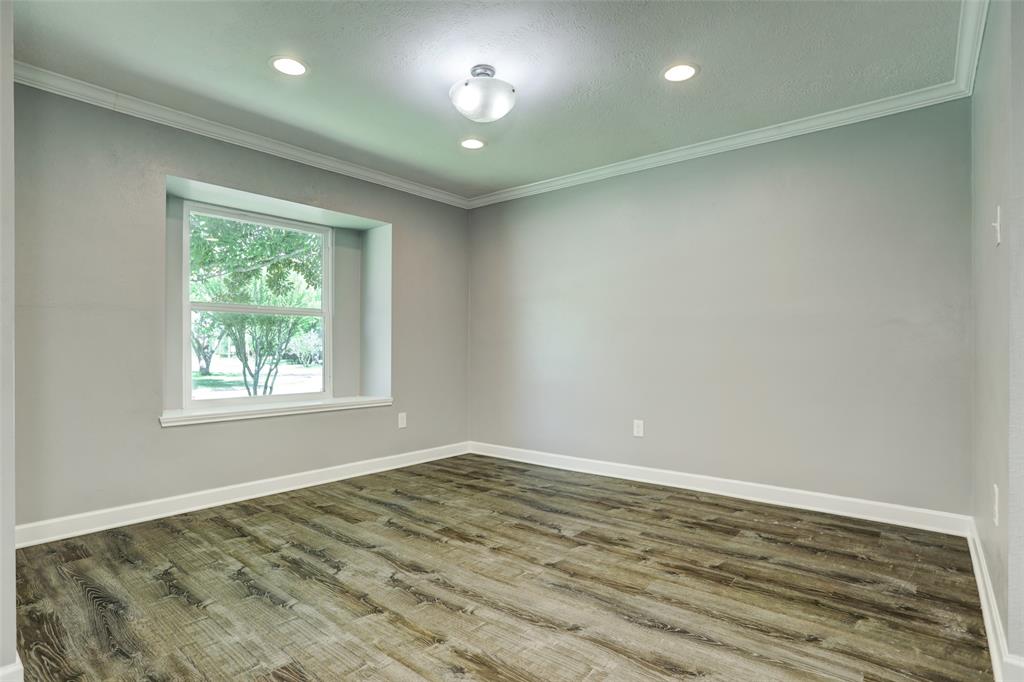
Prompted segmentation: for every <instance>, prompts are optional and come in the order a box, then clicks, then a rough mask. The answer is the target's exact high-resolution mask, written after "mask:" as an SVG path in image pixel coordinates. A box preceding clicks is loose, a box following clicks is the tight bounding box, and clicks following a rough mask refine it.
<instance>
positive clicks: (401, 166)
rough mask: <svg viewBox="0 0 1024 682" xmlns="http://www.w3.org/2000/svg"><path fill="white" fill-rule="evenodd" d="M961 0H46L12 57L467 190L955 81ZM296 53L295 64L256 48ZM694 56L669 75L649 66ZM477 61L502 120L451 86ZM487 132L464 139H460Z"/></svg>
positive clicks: (39, 0)
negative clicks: (510, 100)
mask: <svg viewBox="0 0 1024 682" xmlns="http://www.w3.org/2000/svg"><path fill="white" fill-rule="evenodd" d="M959 16H960V3H959V2H954V1H929V0H912V1H909V2H903V1H896V0H889V1H884V2H879V1H875V0H871V1H868V2H860V1H845V0H843V1H840V0H822V1H818V2H807V1H803V0H800V1H788V0H776V1H761V2H728V1H712V2H658V3H653V2H650V3H649V2H590V3H582V2H533V3H522V2H502V3H456V2H408V3H394V2H361V3H348V2H284V1H278V2H242V1H237V0H231V1H227V2H218V1H211V2H165V1H160V0H155V1H145V2H143V1H137V2H125V1H119V2H89V1H82V2H49V1H45V0H19V1H18V2H16V5H15V51H16V57H17V59H18V60H20V61H23V62H26V63H29V64H32V65H35V66H38V67H42V68H44V69H48V70H51V71H55V72H58V73H61V74H64V75H67V76H71V77H74V78H77V79H80V80H84V81H88V82H90V83H94V84H97V85H101V86H103V87H106V88H110V89H112V90H116V91H118V92H122V93H126V94H130V95H134V96H136V97H140V98H143V99H146V100H150V101H152V102H156V103H158V104H163V105H165V106H169V107H172V108H175V109H179V110H182V111H185V112H188V113H192V114H196V115H199V116H202V117H205V118H209V119H212V120H216V121H219V122H223V123H227V124H230V125H232V126H235V127H238V128H241V129H244V130H248V131H251V132H255V133H259V134H262V135H265V136H268V137H271V138H275V139H278V140H282V141H285V142H290V143H292V144H295V145H299V146H301V147H305V148H308V149H312V150H315V151H318V152H321V153H325V154H329V155H332V156H336V157H338V158H341V159H344V160H347V161H350V162H353V163H357V164H361V165H363V166H367V167H370V168H374V169H377V170H380V171H384V172H387V173H391V174H393V175H397V176H399V177H403V178H407V179H410V180H414V181H417V182H421V183H424V184H427V185H431V186H433V187H438V188H441V189H445V190H448V191H451V192H455V193H457V194H461V195H463V196H476V195H479V194H483V193H487V192H491V191H494V190H498V189H504V188H507V187H512V186H517V185H521V184H525V183H528V182H533V181H537V180H542V179H546V178H550V177H555V176H560V175H564V174H567V173H571V172H574V171H580V170H584V169H588V168H593V167H595V166H600V165H604V164H608V163H613V162H616V161H622V160H625V159H629V158H633V157H636V156H640V155H644V154H650V153H653V152H658V151H662V150H666V149H671V148H675V147H680V146H683V145H688V144H693V143H696V142H701V141H704V140H708V139H713V138H717V137H721V136H724V135H728V134H732V133H738V132H742V131H746V130H751V129H755V128H760V127H763V126H767V125H772V124H776V123H781V122H784V121H790V120H794V119H798V118H801V117H805V116H810V115H814V114H818V113H822V112H825V111H830V110H834V109H838V108H840V107H845V106H850V105H855V104H860V103H864V102H869V101H873V100H877V99H880V98H883V97H887V96H891V95H897V94H902V93H906V92H908V91H912V90H916V89H919V88H923V87H927V86H931V85H936V84H939V83H943V82H947V81H950V80H952V79H953V76H954V68H955V61H956V47H957V28H958V21H959ZM278 54H290V55H295V56H298V57H300V58H302V59H303V60H304V61H306V62H307V63H308V64H309V67H310V72H309V74H308V75H307V76H305V77H303V78H301V79H289V78H287V77H284V76H281V75H279V74H277V73H275V72H274V71H272V70H271V69H270V68H269V66H268V63H267V62H268V60H269V58H270V57H271V56H272V55H278ZM680 61H691V62H694V63H697V64H699V65H700V68H701V73H700V75H699V76H698V77H697V78H696V79H694V80H693V81H690V82H688V83H684V84H671V83H667V82H666V81H664V80H663V79H662V78H661V73H662V71H663V70H664V68H665V67H667V66H669V65H671V64H673V63H676V62H680ZM478 62H488V63H491V64H494V65H495V66H496V67H497V69H498V75H499V77H503V78H505V79H507V80H510V81H511V82H513V83H514V84H515V85H516V87H517V89H518V92H519V104H518V106H517V107H516V108H515V109H514V110H513V111H512V113H511V114H509V116H507V117H506V118H505V119H503V120H501V121H499V122H497V123H493V124H486V125H482V124H473V123H471V122H469V121H467V120H465V119H463V118H462V117H461V116H460V115H459V114H458V113H456V112H455V110H454V109H453V108H452V107H451V105H450V103H449V102H448V98H447V92H448V88H449V86H450V85H451V83H452V82H454V81H455V80H457V79H458V78H460V77H462V76H463V75H465V73H466V72H467V70H468V69H469V67H470V66H472V65H473V64H475V63H478ZM471 134H472V135H476V136H478V137H481V138H482V139H485V140H486V141H487V142H488V146H487V147H486V148H485V149H484V150H483V151H481V152H475V153H473V152H467V151H464V150H462V149H461V148H460V147H459V146H458V141H459V140H460V138H462V137H464V136H467V135H471Z"/></svg>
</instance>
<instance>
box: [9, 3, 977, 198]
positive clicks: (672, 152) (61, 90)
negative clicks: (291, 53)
mask: <svg viewBox="0 0 1024 682" xmlns="http://www.w3.org/2000/svg"><path fill="white" fill-rule="evenodd" d="M988 3H989V0H963V2H962V3H961V5H960V24H959V29H958V31H957V47H956V62H955V66H954V77H953V80H951V81H948V82H946V83H942V84H939V85H933V86H930V87H926V88H921V89H920V90H915V91H912V92H907V93H904V94H901V95H895V96H892V97H886V98H883V99H879V100H875V101H873V102H864V103H862V104H857V105H854V106H850V107H846V108H843V109H836V110H834V111H828V112H823V113H820V114H815V115H813V116H808V117H806V118H801V119H797V120H794V121H787V122H784V123H779V124H777V125H771V126H767V127H764V128H760V129H757V130H751V131H746V132H742V133H737V134H735V135H728V136H726V137H721V138H718V139H715V140H708V141H705V142H698V143H696V144H691V145H686V146H683V147H677V148H675V149H669V150H666V151H662V152H657V153H655V154H649V155H646V156H640V157H637V158H633V159H626V160H623V161H618V162H616V163H611V164H608V165H605V166H600V167H597V168H591V169H589V170H584V171H580V172H577V173H569V174H568V175H562V176H559V177H554V178H548V179H547V180H541V181H539V182H532V183H528V184H526V185H520V186H518V187H509V188H507V189H502V190H499V191H497V192H491V193H488V194H482V195H479V196H476V197H472V198H469V197H463V196H459V195H457V194H454V193H452V192H448V191H445V190H442V189H438V188H436V187H430V186H427V185H424V184H422V183H419V182H413V181H411V180H405V179H403V178H399V177H397V176H394V175H390V174H388V173H384V172H381V171H377V170H373V169H372V168H367V167H365V166H359V165H357V164H354V163H349V162H348V161H343V160H341V159H338V158H336V157H333V156H328V155H326V154H321V153H319V152H314V151H310V150H308V149H304V148H302V147H298V146H295V145H292V144H288V143H286V142H281V141H279V140H274V139H271V138H269V137H265V136H263V135H258V134H256V133H250V132H247V131H244V130H240V129H238V128H235V127H232V126H229V125H225V124H223V123H217V122H216V121H211V120H209V119H205V118H201V117H199V116H194V115H192V114H187V113H185V112H183V111H178V110H176V109H171V108H170V107H165V106H163V105H160V104H154V103H153V102H148V101H146V100H143V99H139V98H138V97H132V96H130V95H124V94H121V93H119V92H115V91H114V90H109V89H107V88H103V87H100V86H98V85H93V84H92V83H87V82H85V81H81V80H78V79H75V78H71V77H69V76H64V75H62V74H59V73H54V72H53V71H47V70H46V69H41V68H39V67H36V66H32V65H31V64H26V63H24V62H16V63H15V65H14V80H15V81H16V82H18V83H21V84H23V85H28V86H31V87H34V88H38V89H40V90H45V91H47V92H52V93H55V94H58V95H63V96H64V97H70V98H71V99H76V100H79V101H82V102H87V103H89V104H93V105H96V106H100V107H105V108H107V109H112V110H114V111H117V112H120V113H123V114H128V115H129V116H136V117H138V118H142V119H145V120H147V121H154V122H156V123H162V124H164V125H167V126H171V127H172V128H178V129H180V130H186V131H189V132H192V133H196V134H199V135H204V136H206V137H211V138H214V139H216V140H221V141H223V142H230V143H231V144H236V145H238V146H240V147H246V148H248V149H255V150H256V151H260V152H264V153H267V154H272V155H274V156H279V157H281V158H284V159H289V160H291V161H297V162H299V163H304V164H306V165H307V166H313V167H315V168H322V169H324V170H328V171H331V172H334V173H338V174H340V175H345V176H348V177H352V178H358V179H360V180H365V181H367V182H372V183H375V184H378V185H383V186H384V187H390V188H392V189H397V190H399V191H402V192H408V193H409V194H415V195H416V196H421V197H425V198H427V199H433V200H434V201H440V202H442V203H445V204H450V205H452V206H458V207H459V208H466V209H470V208H480V207H482V206H488V205H490V204H496V203H500V202H502V201H509V200H512V199H519V198H522V197H528V196H532V195H534V194H542V193H544V192H553V191H555V190H559V189H564V188H566V187H575V186H576V185H582V184H584V183H589V182H596V181H598V180H604V179H607V178H612V177H615V176H618V175H625V174H627V173H636V172H638V171H642V170H648V169H650V168H657V167H659V166H665V165H669V164H673V163H679V162H681V161H688V160H690V159H697V158H700V157H703V156H710V155H712V154H720V153H722V152H727V151H733V150H736V149H742V148H744V147H751V146H754V145H758V144H764V143H766V142H774V141H776V140H784V139H786V138H789V137H795V136H797V135H804V134H806V133H813V132H817V131H820V130H827V129H829V128H835V127H838V126H843V125H848V124H850V123H859V122H861V121H867V120H870V119H873V118H878V117H880V116H888V115H889V114H896V113H899V112H902V111H909V110H910V109H917V108H919V107H926V106H931V105H933V104H939V103H941V102H947V101H949V100H953V99H959V98H961V97H968V96H970V94H971V93H972V92H973V90H974V75H975V72H976V71H977V66H978V55H979V54H980V51H981V40H982V34H983V32H984V27H985V16H986V14H987V12H988Z"/></svg>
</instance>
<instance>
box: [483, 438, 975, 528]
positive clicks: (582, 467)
mask: <svg viewBox="0 0 1024 682" xmlns="http://www.w3.org/2000/svg"><path fill="white" fill-rule="evenodd" d="M469 447H470V451H471V452H475V453H477V454H480V455H488V456H490V457H498V458H500V459H508V460H512V461H516V462H527V463H529V464H538V465H540V466H546V467H552V468H555V469H564V470H567V471H580V472H583V473H587V474H597V475H598V476H611V477H612V478H622V479H626V480H628V481H640V482H642V483H655V484H657V485H666V486H670V487H673V488H685V489H686V490H697V491H700V492H705V493H712V494H715V495H725V496H727V497H738V498H740V499H744V500H751V501H754V502H766V503H768V504H777V505H781V506H784V507H793V508H795V509H807V510H809V511H816V512H824V513H826V514H838V515H840V516H850V517H853V518H857V519H865V520H867V521H878V522H881V523H891V524H894V525H897V526H907V527H910V528H920V529H922V530H930V531H935V532H939V533H949V534H951V535H959V536H962V537H968V535H969V534H970V532H971V528H972V525H971V524H972V519H971V517H970V516H966V515H963V514H953V513H950V512H944V511H936V510H933V509H921V508H919V507H907V506H904V505H901V504H892V503H890V502H875V501H873V500H864V499H860V498H856V497H843V496H841V495H831V494H829V493H818V492H813V491H810V490H798V489H796V488H783V487H781V486H775V485H766V484H764V483H750V482H748V481H738V480H735V479H730V478H719V477H717V476H705V475H703V474H688V473H685V472H682V471H672V470H669V469H655V468H652V467H644V466H637V465H635V464H620V463H619V462H609V461H605V460H597V459H586V458H583V457H570V456H569V455H556V454H554V453H550V452H541V451H539V450H526V449H523V448H511V447H507V446H504V445H494V444H493V443H480V442H477V441H470V443H469Z"/></svg>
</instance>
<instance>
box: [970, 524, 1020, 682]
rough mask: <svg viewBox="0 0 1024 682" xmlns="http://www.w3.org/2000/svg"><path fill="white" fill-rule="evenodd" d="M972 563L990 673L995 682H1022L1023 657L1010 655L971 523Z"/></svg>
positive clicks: (986, 565)
mask: <svg viewBox="0 0 1024 682" xmlns="http://www.w3.org/2000/svg"><path fill="white" fill-rule="evenodd" d="M968 541H969V543H970V547H971V561H972V562H973V563H974V577H975V578H976V579H977V581H978V596H979V598H980V599H981V613H982V616H983V617H984V619H985V634H986V635H987V636H988V650H989V653H990V654H991V655H992V672H993V674H994V675H993V676H994V677H995V682H1004V681H1005V682H1019V681H1020V680H1024V656H1018V655H1016V654H1011V653H1010V651H1009V648H1008V645H1007V642H1006V631H1005V630H1003V619H1002V617H1001V616H1000V615H999V602H998V601H996V593H995V589H994V588H993V586H992V576H990V575H989V572H988V563H987V562H986V560H985V550H984V548H983V547H982V544H981V537H980V536H979V535H978V527H977V525H976V524H975V522H974V519H973V518H972V519H971V534H970V536H969V537H968Z"/></svg>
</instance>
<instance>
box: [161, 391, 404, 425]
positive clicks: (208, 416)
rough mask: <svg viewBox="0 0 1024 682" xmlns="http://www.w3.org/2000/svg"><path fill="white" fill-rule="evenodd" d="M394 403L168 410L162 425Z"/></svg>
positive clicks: (340, 401) (337, 401)
mask: <svg viewBox="0 0 1024 682" xmlns="http://www.w3.org/2000/svg"><path fill="white" fill-rule="evenodd" d="M393 402H394V401H393V400H392V399H391V398H390V397H388V398H369V397H366V396H357V397H353V398H331V399H330V400H316V401H304V402H294V403H287V402H280V403H273V404H264V405H259V406H255V407H238V406H237V405H233V406H231V407H227V408H224V407H221V408H209V407H207V408H203V409H199V410H196V409H192V410H164V413H163V414H162V415H160V426H164V427H167V426H188V425H189V424H210V423H212V422H231V421H238V420H240V419H262V418H264V417H283V416H285V415H289V414H309V413H313V412H333V411H335V410H355V409H358V408H362V407H386V406H388V405H391V404H392V403H393Z"/></svg>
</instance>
